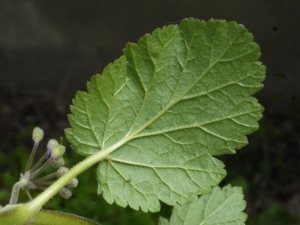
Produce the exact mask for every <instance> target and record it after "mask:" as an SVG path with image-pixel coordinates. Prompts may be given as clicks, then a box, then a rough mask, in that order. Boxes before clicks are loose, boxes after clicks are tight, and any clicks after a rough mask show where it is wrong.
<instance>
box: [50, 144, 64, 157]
mask: <svg viewBox="0 0 300 225" xmlns="http://www.w3.org/2000/svg"><path fill="white" fill-rule="evenodd" d="M65 151H66V148H65V146H63V145H56V146H54V147H53V148H52V151H51V157H55V158H57V157H58V158H59V157H61V156H63V154H65Z"/></svg>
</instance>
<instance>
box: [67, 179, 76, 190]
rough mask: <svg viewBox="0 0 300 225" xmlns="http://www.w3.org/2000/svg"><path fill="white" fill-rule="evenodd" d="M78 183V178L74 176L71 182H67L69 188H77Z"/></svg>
mask: <svg viewBox="0 0 300 225" xmlns="http://www.w3.org/2000/svg"><path fill="white" fill-rule="evenodd" d="M77 185H78V179H77V178H73V179H72V180H70V182H69V183H68V184H67V187H68V188H75V187H77Z"/></svg>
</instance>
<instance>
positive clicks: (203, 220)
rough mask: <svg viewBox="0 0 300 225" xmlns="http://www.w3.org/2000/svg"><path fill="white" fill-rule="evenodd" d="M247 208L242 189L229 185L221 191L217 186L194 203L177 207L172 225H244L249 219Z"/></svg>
mask: <svg viewBox="0 0 300 225" xmlns="http://www.w3.org/2000/svg"><path fill="white" fill-rule="evenodd" d="M245 207H246V202H245V201H244V200H243V194H242V189H241V188H240V187H231V185H227V186H225V187H224V188H222V189H221V188H220V187H218V186H217V187H214V188H213V189H212V191H211V192H210V193H209V194H205V195H202V196H201V197H200V198H199V199H198V198H196V199H195V200H194V201H193V202H192V203H189V204H186V205H182V206H179V205H177V206H175V207H174V209H173V212H172V215H171V219H170V225H179V224H180V225H182V224H188V225H208V224H216V225H217V224H220V225H221V224H222V225H243V224H245V223H244V222H245V221H246V219H247V215H246V214H245V213H244V212H242V211H243V210H244V209H245ZM164 222H165V221H164Z"/></svg>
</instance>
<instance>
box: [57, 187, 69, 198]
mask: <svg viewBox="0 0 300 225" xmlns="http://www.w3.org/2000/svg"><path fill="white" fill-rule="evenodd" d="M59 194H60V196H61V197H63V198H64V199H69V198H70V197H71V196H72V192H71V190H70V189H69V188H66V187H63V188H62V189H60V191H59Z"/></svg>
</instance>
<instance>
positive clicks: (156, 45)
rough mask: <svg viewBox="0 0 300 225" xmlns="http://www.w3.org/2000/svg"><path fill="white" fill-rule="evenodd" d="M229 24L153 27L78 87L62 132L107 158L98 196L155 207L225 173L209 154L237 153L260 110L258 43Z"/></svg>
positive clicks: (206, 187)
mask: <svg viewBox="0 0 300 225" xmlns="http://www.w3.org/2000/svg"><path fill="white" fill-rule="evenodd" d="M252 39H253V37H252V35H251V34H250V33H248V31H247V30H246V29H245V28H244V27H243V26H241V25H237V24H236V23H235V22H230V23H228V22H226V21H218V20H210V21H208V22H207V23H206V22H204V21H199V20H196V19H184V20H183V21H182V22H181V23H180V25H179V26H178V25H171V26H167V27H164V28H162V29H156V30H155V31H154V32H153V33H152V34H151V35H150V34H147V35H145V36H144V37H142V38H141V39H140V40H139V42H138V44H128V45H127V46H126V48H125V50H124V53H125V56H122V57H121V58H120V59H118V60H116V61H115V62H114V63H113V64H110V65H108V66H107V67H106V68H105V69H104V71H103V73H102V76H101V75H95V76H93V77H92V79H91V82H89V83H88V85H87V86H88V91H87V93H85V92H78V93H77V95H76V98H75V100H74V101H73V106H71V112H72V114H71V115H69V121H70V124H71V128H69V129H67V130H66V135H67V138H68V140H69V141H70V142H71V143H72V148H73V149H75V150H76V151H77V152H78V153H80V154H82V155H86V156H88V155H93V154H95V153H97V152H99V151H100V152H102V153H103V154H104V155H106V157H105V160H103V161H101V163H100V164H99V166H98V170H97V178H98V193H99V194H103V196H104V198H105V199H106V200H107V201H108V202H109V203H113V202H116V203H117V204H118V205H120V206H123V207H125V206H127V205H129V206H130V207H131V208H133V209H139V207H140V208H141V209H142V210H143V211H148V210H150V211H159V209H160V203H159V200H161V201H163V202H165V203H167V204H169V205H176V204H177V203H180V204H185V203H187V202H189V201H191V200H192V199H194V197H195V196H196V195H201V194H205V193H208V192H209V191H210V190H211V188H212V187H213V186H216V185H217V184H218V183H219V182H220V181H221V180H222V179H223V178H224V176H225V175H226V171H225V170H224V165H223V163H222V162H221V161H219V160H218V159H216V158H214V157H213V155H220V154H225V153H229V154H232V153H235V149H239V148H241V147H243V146H244V145H246V144H247V138H246V137H245V135H246V134H250V133H251V132H253V131H254V130H256V129H257V128H258V124H257V121H258V120H259V119H260V118H261V117H262V114H261V113H262V111H263V108H262V106H261V105H259V104H258V103H257V100H256V99H255V98H252V97H250V95H252V94H254V93H255V92H257V91H258V90H260V89H261V88H262V87H263V85H262V84H261V83H260V82H261V81H262V80H263V79H264V73H265V67H264V66H262V65H261V63H260V62H256V60H257V59H258V58H259V56H260V52H259V47H258V45H257V44H255V43H253V42H252Z"/></svg>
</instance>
